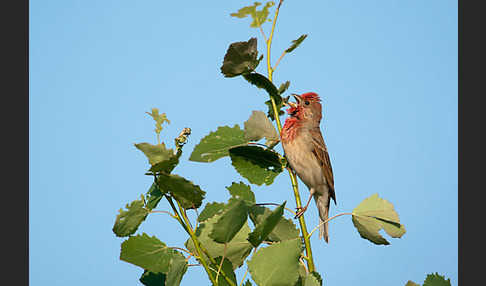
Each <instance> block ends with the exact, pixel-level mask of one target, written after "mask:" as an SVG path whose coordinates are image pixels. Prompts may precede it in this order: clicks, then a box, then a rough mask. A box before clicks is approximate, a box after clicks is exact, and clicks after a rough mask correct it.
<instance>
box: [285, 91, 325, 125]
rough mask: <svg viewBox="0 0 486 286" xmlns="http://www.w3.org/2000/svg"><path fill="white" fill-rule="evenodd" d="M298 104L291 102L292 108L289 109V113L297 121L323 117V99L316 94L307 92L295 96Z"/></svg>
mask: <svg viewBox="0 0 486 286" xmlns="http://www.w3.org/2000/svg"><path fill="white" fill-rule="evenodd" d="M293 96H294V97H295V100H296V101H297V102H296V103H292V102H289V103H288V105H289V106H290V108H288V109H287V113H288V114H289V115H290V116H292V117H297V119H299V120H300V119H305V118H313V119H316V118H318V119H319V120H320V119H321V117H322V114H321V112H322V106H321V103H320V102H321V98H320V97H319V95H318V94H317V93H315V92H307V93H304V94H302V95H297V94H293Z"/></svg>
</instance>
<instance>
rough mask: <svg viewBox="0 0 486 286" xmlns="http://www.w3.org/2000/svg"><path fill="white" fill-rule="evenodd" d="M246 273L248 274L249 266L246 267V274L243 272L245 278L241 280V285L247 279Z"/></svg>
mask: <svg viewBox="0 0 486 286" xmlns="http://www.w3.org/2000/svg"><path fill="white" fill-rule="evenodd" d="M246 274H248V266H247V267H246V271H245V274H243V278H242V279H241V282H240V285H239V286H241V285H243V282H244V281H245V277H246Z"/></svg>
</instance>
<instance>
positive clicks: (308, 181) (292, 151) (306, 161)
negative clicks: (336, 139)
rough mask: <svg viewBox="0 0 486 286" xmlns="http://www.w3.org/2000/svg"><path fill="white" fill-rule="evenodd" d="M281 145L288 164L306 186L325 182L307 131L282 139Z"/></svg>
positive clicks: (314, 185) (310, 186)
mask: <svg viewBox="0 0 486 286" xmlns="http://www.w3.org/2000/svg"><path fill="white" fill-rule="evenodd" d="M282 146H283V148H284V151H285V156H286V157H287V161H288V162H289V164H290V166H291V167H292V169H293V170H294V171H295V172H296V173H297V175H298V176H299V178H300V179H301V180H302V182H304V184H305V185H306V186H307V187H308V188H313V187H314V188H315V187H316V186H318V185H323V184H326V178H325V177H324V174H323V171H322V167H321V164H320V163H319V161H318V159H317V158H316V156H315V155H314V153H313V144H312V137H311V134H310V133H309V132H299V134H298V135H297V136H295V137H294V138H293V140H289V141H286V142H283V141H282Z"/></svg>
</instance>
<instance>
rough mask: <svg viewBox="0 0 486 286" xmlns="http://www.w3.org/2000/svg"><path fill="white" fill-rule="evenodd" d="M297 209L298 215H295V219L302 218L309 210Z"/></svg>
mask: <svg viewBox="0 0 486 286" xmlns="http://www.w3.org/2000/svg"><path fill="white" fill-rule="evenodd" d="M295 209H296V210H297V213H296V214H295V217H294V219H296V218H299V217H301V216H302V215H303V214H304V213H305V211H306V210H307V208H306V207H296V208H295Z"/></svg>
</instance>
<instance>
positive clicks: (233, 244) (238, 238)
mask: <svg viewBox="0 0 486 286" xmlns="http://www.w3.org/2000/svg"><path fill="white" fill-rule="evenodd" d="M221 216H222V214H217V215H214V216H213V217H211V218H209V219H207V220H206V221H204V222H203V223H201V224H199V226H198V227H197V229H196V236H197V237H198V240H199V242H200V243H201V244H202V245H203V247H204V248H205V249H207V251H208V252H209V255H211V257H218V256H223V255H224V248H225V245H224V244H221V243H217V242H215V241H214V240H213V239H212V238H211V237H209V234H210V233H212V232H213V227H214V225H215V224H216V222H217V221H218V220H219V219H220V218H221ZM248 233H250V227H249V226H248V223H245V224H244V225H243V227H242V228H241V229H240V231H239V232H238V233H237V234H236V235H235V236H234V237H233V239H232V240H231V241H230V242H229V243H227V244H226V255H225V257H227V258H228V260H229V261H231V263H232V264H233V269H235V268H238V267H240V266H241V265H243V262H244V260H245V259H246V257H247V256H248V255H249V254H250V252H251V250H252V249H253V246H252V245H251V244H250V242H248V241H247V240H246V238H247V237H248ZM185 246H186V247H187V249H189V251H191V252H192V253H195V251H196V250H195V248H194V243H193V241H192V240H191V239H188V240H187V241H186V243H185ZM203 256H204V257H206V255H203Z"/></svg>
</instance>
